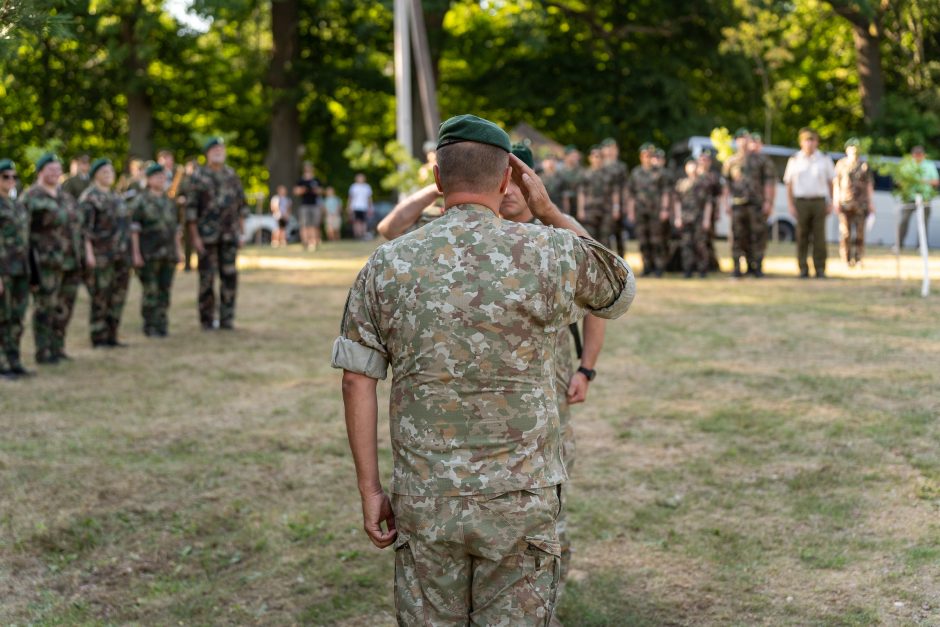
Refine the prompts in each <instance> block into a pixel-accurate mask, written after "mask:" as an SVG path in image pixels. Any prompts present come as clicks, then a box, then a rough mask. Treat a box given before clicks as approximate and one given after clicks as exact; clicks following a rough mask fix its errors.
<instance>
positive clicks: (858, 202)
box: [836, 157, 871, 265]
mask: <svg viewBox="0 0 940 627" xmlns="http://www.w3.org/2000/svg"><path fill="white" fill-rule="evenodd" d="M836 178H837V179H838V181H839V190H840V196H841V198H840V203H841V207H840V213H839V236H840V237H839V252H840V254H841V255H842V258H843V259H845V261H846V263H848V264H850V265H851V264H854V263H858V262H859V261H861V260H862V257H863V256H864V254H865V219H866V218H867V217H868V212H869V211H871V207H869V205H868V186H869V185H870V184H871V170H870V168H869V166H868V163H866V162H864V161H861V160H859V159H856V160H855V163H852V162H851V161H849V159H848V157H846V158H844V159H840V160H839V162H838V163H837V164H836ZM853 231H854V233H853Z"/></svg>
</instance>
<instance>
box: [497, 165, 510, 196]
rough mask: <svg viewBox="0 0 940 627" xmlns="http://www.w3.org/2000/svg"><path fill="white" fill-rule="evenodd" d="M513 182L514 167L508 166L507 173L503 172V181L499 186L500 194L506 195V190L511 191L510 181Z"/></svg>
mask: <svg viewBox="0 0 940 627" xmlns="http://www.w3.org/2000/svg"><path fill="white" fill-rule="evenodd" d="M511 180H512V167H510V166H508V165H507V166H506V171H505V172H503V180H502V182H501V183H500V184H499V193H500V194H505V193H506V190H508V189H509V181H511Z"/></svg>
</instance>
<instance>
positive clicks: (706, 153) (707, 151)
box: [698, 148, 715, 159]
mask: <svg viewBox="0 0 940 627" xmlns="http://www.w3.org/2000/svg"><path fill="white" fill-rule="evenodd" d="M698 156H699V159H701V158H702V157H708V158H709V159H713V158H714V157H715V150H714V149H713V148H703V149H702V152H700V153H699V154H698Z"/></svg>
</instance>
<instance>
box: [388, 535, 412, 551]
mask: <svg viewBox="0 0 940 627" xmlns="http://www.w3.org/2000/svg"><path fill="white" fill-rule="evenodd" d="M408 542H409V539H408V536H406V535H405V534H403V533H402V532H400V531H399V532H398V535H397V536H395V544H393V545H392V546H393V548H394V549H395V550H396V551H397V550H398V549H400V548H401V547H403V546H407V545H408Z"/></svg>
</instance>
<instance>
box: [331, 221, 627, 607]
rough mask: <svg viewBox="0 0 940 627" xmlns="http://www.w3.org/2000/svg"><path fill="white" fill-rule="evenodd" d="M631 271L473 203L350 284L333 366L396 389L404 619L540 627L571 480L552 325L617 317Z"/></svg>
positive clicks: (396, 495) (579, 244)
mask: <svg viewBox="0 0 940 627" xmlns="http://www.w3.org/2000/svg"><path fill="white" fill-rule="evenodd" d="M633 292H634V280H633V277H632V273H631V272H630V269H629V267H628V266H627V265H626V264H625V263H624V262H623V261H622V260H621V259H619V258H617V257H616V256H615V255H613V253H611V252H610V251H608V250H606V249H604V248H602V247H600V246H599V245H597V244H596V243H595V242H591V241H588V240H583V239H580V238H577V237H575V236H574V234H572V233H571V232H569V231H563V230H558V229H549V228H545V227H539V226H534V225H529V224H518V223H510V222H506V221H503V220H500V219H499V218H498V217H497V216H496V215H495V214H494V213H493V212H492V211H490V210H489V209H487V208H485V207H481V206H477V205H461V206H457V207H452V208H450V209H448V211H447V212H446V213H445V214H444V216H443V217H441V218H440V219H438V220H435V221H434V222H433V223H431V224H429V225H427V226H425V227H423V228H421V229H418V230H417V231H414V232H412V233H409V234H407V235H404V236H402V237H400V238H398V239H396V240H394V241H392V242H388V243H387V244H384V245H383V246H381V247H379V249H378V250H376V252H375V253H373V255H372V257H371V258H370V259H369V261H368V263H367V264H366V266H365V267H364V268H363V270H362V271H361V272H360V273H359V276H358V277H357V279H356V282H355V284H354V285H353V288H352V289H351V290H350V294H349V298H348V300H347V304H346V311H345V313H344V316H343V324H342V336H341V337H340V338H338V339H337V341H336V343H335V344H334V347H333V359H332V363H333V366H334V367H337V368H344V369H346V370H350V371H353V372H358V373H361V374H365V375H366V376H369V377H373V378H385V376H386V372H387V368H388V365H389V363H390V364H391V367H392V374H393V381H392V391H391V402H390V416H389V418H390V428H391V437H392V454H393V459H394V469H393V479H392V493H393V495H392V507H393V510H394V512H395V517H396V528H397V530H398V536H397V539H396V541H395V549H396V556H395V562H396V579H395V584H396V585H395V595H396V608H397V612H398V618H399V621H400V622H401V623H402V624H409V625H410V624H443V623H461V624H464V623H466V622H467V620H468V618H469V619H470V620H471V621H472V622H474V623H481V624H497V623H503V624H513V625H517V624H535V623H541V624H546V623H547V622H548V620H549V619H550V618H551V614H552V611H553V609H554V597H555V593H556V588H557V581H558V577H559V574H560V573H559V570H560V548H559V543H558V538H557V531H556V527H555V524H556V517H557V515H558V510H559V507H560V501H559V498H558V488H557V486H558V484H560V483H562V482H563V481H564V480H565V479H566V471H565V466H564V463H563V459H562V450H561V432H560V425H559V417H558V406H557V399H556V395H557V389H556V384H555V351H556V342H557V337H558V333H559V331H561V330H563V329H564V326H565V325H567V324H568V323H569V322H571V321H573V320H575V319H577V318H579V317H580V316H582V315H583V314H584V313H585V310H591V311H593V313H595V315H600V316H601V317H606V318H610V317H617V316H619V315H621V314H622V313H623V312H624V311H626V309H627V307H628V306H629V304H630V302H631V301H632V297H633Z"/></svg>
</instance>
